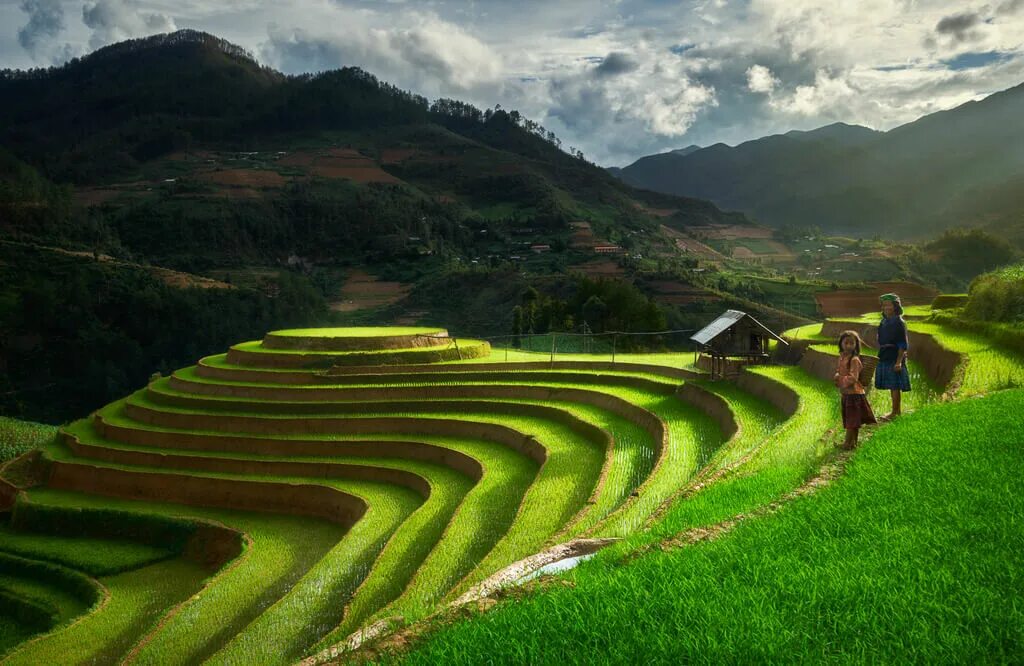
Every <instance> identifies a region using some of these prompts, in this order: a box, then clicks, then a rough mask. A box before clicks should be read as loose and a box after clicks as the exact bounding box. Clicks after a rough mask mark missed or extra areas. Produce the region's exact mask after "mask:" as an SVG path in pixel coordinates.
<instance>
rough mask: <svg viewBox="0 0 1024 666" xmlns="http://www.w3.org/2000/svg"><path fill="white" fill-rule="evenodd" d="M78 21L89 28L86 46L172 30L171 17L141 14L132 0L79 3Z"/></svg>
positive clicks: (104, 44)
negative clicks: (79, 18)
mask: <svg viewBox="0 0 1024 666" xmlns="http://www.w3.org/2000/svg"><path fill="white" fill-rule="evenodd" d="M82 22H83V23H85V25H86V26H88V27H89V28H91V29H92V35H91V36H90V37H89V46H90V47H91V48H94V49H97V48H99V47H101V46H106V45H107V44H112V43H113V42H119V41H123V40H125V39H131V38H133V37H144V36H146V35H153V34H156V33H161V32H171V31H173V30H175V23H174V19H172V18H171V17H170V16H168V15H167V14H162V13H158V12H148V13H144V12H143V11H142V7H141V6H140V5H139V3H138V2H136V1H134V0H96V1H95V2H92V3H86V4H85V5H83V6H82Z"/></svg>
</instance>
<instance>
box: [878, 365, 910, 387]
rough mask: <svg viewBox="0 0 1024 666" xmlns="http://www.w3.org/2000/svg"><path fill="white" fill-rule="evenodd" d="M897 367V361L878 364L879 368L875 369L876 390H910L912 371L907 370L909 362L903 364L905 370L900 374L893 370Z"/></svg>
mask: <svg viewBox="0 0 1024 666" xmlns="http://www.w3.org/2000/svg"><path fill="white" fill-rule="evenodd" d="M895 365H896V363H895V361H879V362H878V366H877V367H876V368H875V388H876V389H886V390H892V389H899V390H901V391H909V390H910V369H909V368H907V362H906V361H904V362H903V369H902V370H901V371H900V372H896V371H895V370H894V369H893V367H894V366H895Z"/></svg>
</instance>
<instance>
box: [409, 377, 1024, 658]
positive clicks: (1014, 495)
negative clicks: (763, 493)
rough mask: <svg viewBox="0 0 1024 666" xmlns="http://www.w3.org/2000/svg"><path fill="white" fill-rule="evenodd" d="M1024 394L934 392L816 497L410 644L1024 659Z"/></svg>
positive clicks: (433, 653) (449, 649)
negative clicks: (946, 395)
mask: <svg viewBox="0 0 1024 666" xmlns="http://www.w3.org/2000/svg"><path fill="white" fill-rule="evenodd" d="M1022 403H1024V391H1020V390H1014V391H1007V392H1004V393H999V394H996V395H992V396H989V397H986V398H983V399H979V400H969V401H965V402H962V403H958V404H953V405H933V406H928V407H925V408H922V409H921V410H919V411H918V412H917V413H916V414H912V415H909V416H907V417H905V418H903V419H902V420H901V421H899V422H897V423H894V424H893V425H891V426H888V427H886V428H884V429H882V430H880V431H879V432H878V434H876V435H875V436H874V437H873V438H872V439H871V440H870V441H869V442H867V443H866V444H865V445H864V446H863V448H862V450H861V452H860V453H859V454H858V455H857V456H856V457H855V458H854V459H853V461H852V462H851V463H850V465H849V468H848V474H847V475H846V476H845V477H844V478H842V479H840V480H839V481H838V482H836V483H835V484H834V485H833V486H831V487H829V488H826V489H824V490H822V491H820V492H819V493H818V494H817V495H816V496H815V497H814V499H812V500H802V501H797V502H794V503H792V504H791V505H789V506H787V507H786V508H784V509H783V510H782V511H781V512H780V514H778V516H777V517H775V518H772V519H768V520H757V521H752V522H750V523H746V524H744V525H742V526H741V527H739V528H738V529H737V530H736V532H735V533H734V534H733V535H731V536H728V537H725V538H722V539H719V540H716V541H711V542H707V543H704V544H702V545H699V546H696V547H691V548H685V549H681V550H677V551H672V552H667V553H656V554H654V555H651V556H649V557H645V558H642V559H640V560H638V561H636V562H634V563H633V564H630V565H627V566H620V565H617V564H616V563H615V562H613V561H609V560H606V559H599V560H598V561H596V562H595V563H593V564H592V565H586V566H581V567H580V568H579V570H578V571H577V572H575V573H574V574H571V580H572V581H573V583H574V584H575V588H572V589H571V588H555V589H550V590H548V591H545V592H544V593H542V594H539V595H537V596H535V597H531V598H529V599H527V600H525V601H522V602H519V603H515V604H507V605H505V606H503V607H501V608H500V609H498V610H497V611H496V612H493V613H489V614H487V615H484V616H481V617H480V618H478V619H476V620H475V621H472V622H466V623H460V624H458V625H454V626H452V627H451V628H449V629H447V630H444V631H442V632H441V633H439V634H438V635H436V636H435V637H434V638H432V639H431V640H430V641H429V642H427V643H426V644H425V645H424V646H422V647H421V649H420V650H418V651H417V652H415V653H413V654H412V655H411V656H410V657H409V661H411V662H413V663H438V662H445V663H451V662H453V661H457V662H461V663H474V662H479V661H483V660H488V661H492V662H505V661H517V660H521V659H524V658H531V657H532V658H537V657H538V656H539V655H543V657H542V659H543V660H545V661H551V662H578V661H580V660H581V659H586V660H587V661H593V660H595V659H596V660H599V661H622V662H636V661H647V660H653V661H671V662H678V661H681V660H689V659H693V660H701V661H737V660H748V659H751V658H753V659H755V660H764V659H769V660H770V659H776V660H786V661H811V660H813V661H820V660H822V659H842V660H863V659H872V660H879V661H883V662H886V661H889V662H893V661H906V660H915V661H923V662H971V661H977V660H979V659H983V660H986V661H988V660H995V661H1002V660H1011V661H1012V660H1015V659H1017V658H1019V657H1020V655H1021V654H1022V651H1024V631H1022V629H1021V628H1022V627H1024V610H1022V609H1021V607H1020V604H1019V603H1018V601H1019V599H1020V598H1021V595H1022V594H1024V579H1022V578H1021V576H1020V573H1019V572H1020V571H1022V570H1024V532H1022V531H1021V530H1020V526H1019V522H1020V519H1021V516H1022V515H1024V479H1022V477H1021V476H1020V474H1019V473H1017V471H1016V470H1019V469H1020V467H1021V465H1022V464H1024V448H1022V446H1021V444H1020V442H1022V441H1024V415H1022V412H1021V410H1020V405H1021V404H1022ZM965 442H967V443H970V444H969V445H966V446H965ZM993 488H999V489H1000V492H998V493H993V492H992V489H993ZM666 627H671V629H672V630H671V631H666Z"/></svg>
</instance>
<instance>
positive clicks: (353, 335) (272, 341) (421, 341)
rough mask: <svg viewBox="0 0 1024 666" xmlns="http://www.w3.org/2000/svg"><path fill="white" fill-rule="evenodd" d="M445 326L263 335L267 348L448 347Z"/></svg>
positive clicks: (320, 349)
mask: <svg viewBox="0 0 1024 666" xmlns="http://www.w3.org/2000/svg"><path fill="white" fill-rule="evenodd" d="M450 344H451V338H450V337H449V336H448V331H446V330H445V329H443V328H426V327H410V328H402V329H394V328H370V327H365V328H312V329H289V330H282V331H271V332H270V333H267V334H266V335H265V336H264V337H263V346H264V347H265V348H267V349H290V350H296V351H373V350H383V349H414V348H417V347H437V346H448V345H450Z"/></svg>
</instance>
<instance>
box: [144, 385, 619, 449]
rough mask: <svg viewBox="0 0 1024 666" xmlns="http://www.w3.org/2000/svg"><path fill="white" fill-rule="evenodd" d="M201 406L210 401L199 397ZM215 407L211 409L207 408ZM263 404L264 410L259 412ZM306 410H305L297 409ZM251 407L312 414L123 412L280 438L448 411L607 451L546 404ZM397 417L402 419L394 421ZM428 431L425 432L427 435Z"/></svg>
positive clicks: (594, 435) (590, 432)
mask: <svg viewBox="0 0 1024 666" xmlns="http://www.w3.org/2000/svg"><path fill="white" fill-rule="evenodd" d="M167 402H168V404H186V405H188V406H190V407H192V408H195V404H193V403H192V402H191V401H188V400H186V399H184V398H179V397H177V396H175V397H174V398H173V400H169V401H167ZM200 402H201V403H202V405H203V406H205V407H206V408H210V407H211V405H210V404H209V402H205V401H203V399H200ZM212 406H213V407H215V405H212ZM264 406H266V409H264ZM299 407H306V408H307V409H305V410H300V409H298V408H299ZM325 407H326V408H328V409H329V413H330V414H331V416H316V414H317V412H318V411H320V412H323V411H324V410H325ZM251 408H253V409H257V410H262V411H264V412H265V411H273V410H276V411H279V412H286V413H289V414H299V413H309V414H311V415H312V416H294V417H290V416H279V417H272V416H262V415H259V414H256V413H254V414H252V415H239V414H233V413H225V414H200V413H193V412H170V411H162V410H158V409H152V408H150V407H145V406H142V405H137V404H133V403H131V402H128V403H126V404H125V411H126V413H127V415H128V416H129V417H130V418H133V419H135V420H136V421H140V422H142V423H149V424H151V425H155V426H160V427H166V428H180V429H182V430H230V431H234V432H244V433H253V434H267V435H285V434H302V433H316V434H331V433H336V432H349V431H348V430H347V428H348V427H349V426H350V425H351V424H352V422H353V421H358V420H359V418H360V417H361V416H362V415H366V414H382V415H384V414H389V413H417V414H442V415H443V414H449V413H450V412H453V411H455V412H484V413H489V414H502V415H509V416H529V417H537V418H541V419H547V420H549V421H554V422H556V423H560V424H562V425H564V426H567V427H568V428H570V429H571V430H572V431H573V432H575V433H576V434H578V435H580V436H582V437H583V438H585V439H588V440H590V441H591V442H593V443H594V444H597V445H598V446H600V448H602V449H605V448H607V440H608V438H609V435H608V433H606V432H605V431H603V430H601V429H600V428H598V427H597V426H594V425H592V424H590V423H588V422H586V421H583V420H581V419H578V418H576V417H575V416H573V415H572V414H570V413H568V412H566V411H563V410H561V409H556V408H554V407H548V406H546V405H534V404H522V403H509V402H498V401H487V400H443V401H440V400H438V401H433V400H408V401H395V402H380V401H378V402H348V403H346V402H341V403H329V404H327V405H323V404H320V405H318V404H317V403H308V404H307V403H295V404H292V405H281V404H280V403H272V402H271V403H264V404H257V405H252V406H251ZM271 408H273V409H271ZM335 414H350V415H352V417H351V418H344V417H336V416H333V415H335ZM397 418H402V417H397ZM428 432H430V431H428Z"/></svg>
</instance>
